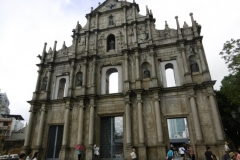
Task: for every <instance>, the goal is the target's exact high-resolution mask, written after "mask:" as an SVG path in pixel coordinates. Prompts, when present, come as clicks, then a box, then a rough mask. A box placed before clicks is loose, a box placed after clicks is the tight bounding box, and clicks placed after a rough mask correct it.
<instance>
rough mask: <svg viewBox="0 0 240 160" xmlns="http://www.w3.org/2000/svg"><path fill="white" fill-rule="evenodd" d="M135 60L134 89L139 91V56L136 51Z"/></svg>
mask: <svg viewBox="0 0 240 160" xmlns="http://www.w3.org/2000/svg"><path fill="white" fill-rule="evenodd" d="M135 58H136V65H135V67H136V88H137V89H140V88H141V80H140V72H139V67H140V66H139V54H138V50H135Z"/></svg>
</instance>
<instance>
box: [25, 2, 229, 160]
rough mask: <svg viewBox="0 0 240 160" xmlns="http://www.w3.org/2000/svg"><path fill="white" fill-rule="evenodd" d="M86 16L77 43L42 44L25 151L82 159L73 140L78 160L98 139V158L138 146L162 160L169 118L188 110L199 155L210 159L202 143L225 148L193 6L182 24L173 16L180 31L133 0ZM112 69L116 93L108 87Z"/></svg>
mask: <svg viewBox="0 0 240 160" xmlns="http://www.w3.org/2000/svg"><path fill="white" fill-rule="evenodd" d="M86 18H87V24H86V25H85V26H84V27H82V26H81V25H80V24H79V23H77V25H76V27H75V29H73V35H72V38H73V39H72V45H71V46H69V47H67V46H66V45H65V43H64V44H63V45H62V48H61V49H60V50H56V46H57V42H56V41H55V43H54V46H53V48H50V49H49V50H48V51H46V46H47V44H46V43H45V44H44V48H43V52H42V55H41V56H40V55H39V58H40V63H39V64H37V66H38V67H39V70H38V78H37V83H36V88H35V92H34V93H33V98H32V100H30V101H28V102H29V104H30V105H31V107H30V111H29V112H30V117H29V123H28V130H27V134H26V138H25V143H24V146H23V150H22V152H25V153H27V152H29V151H30V150H31V151H32V152H38V153H39V155H38V158H39V159H47V160H55V159H59V160H77V153H76V150H75V148H74V146H75V145H76V144H81V145H83V146H85V148H86V150H85V151H84V152H82V159H84V160H92V159H93V156H94V155H93V145H94V144H96V145H97V146H99V147H100V159H101V160H126V159H129V154H130V153H131V150H132V148H133V147H134V148H135V149H136V153H137V157H138V159H139V160H164V159H166V152H167V149H168V148H169V147H170V140H169V134H168V126H167V119H171V118H186V120H187V123H188V129H189V138H190V143H191V144H192V145H193V147H194V150H195V154H196V159H198V160H203V159H204V156H203V155H204V152H205V151H206V146H210V147H211V149H212V152H213V153H215V154H216V155H218V156H220V155H223V152H224V139H225V138H224V132H223V129H222V126H221V120H220V116H219V111H218V108H217V104H216V100H215V95H214V90H213V85H214V84H215V81H213V80H212V79H211V76H210V73H209V68H208V63H207V60H206V55H205V52H204V48H203V45H202V38H203V37H202V36H201V35H200V32H201V26H200V25H199V24H198V23H197V22H196V21H195V20H194V18H193V14H192V13H191V14H190V18H191V22H192V24H191V25H188V24H186V23H184V25H183V27H180V24H179V22H178V17H175V19H176V29H171V28H170V27H169V26H168V24H167V22H166V23H165V28H164V29H161V30H158V29H156V28H155V18H154V16H153V13H152V12H151V10H149V9H148V8H146V15H144V16H143V15H140V14H139V6H138V4H136V3H135V1H133V3H131V2H127V1H118V0H106V1H105V2H103V3H102V4H99V6H98V7H97V8H96V9H94V10H93V9H92V10H91V12H90V13H89V14H87V15H86ZM167 69H171V70H172V71H173V74H174V82H175V86H173V87H168V79H167V76H166V70H167ZM112 73H117V75H118V79H117V82H116V87H117V88H118V92H117V93H110V92H109V81H110V79H109V77H110V75H111V74H112ZM118 120H120V122H119V121H118ZM114 127H115V128H114Z"/></svg>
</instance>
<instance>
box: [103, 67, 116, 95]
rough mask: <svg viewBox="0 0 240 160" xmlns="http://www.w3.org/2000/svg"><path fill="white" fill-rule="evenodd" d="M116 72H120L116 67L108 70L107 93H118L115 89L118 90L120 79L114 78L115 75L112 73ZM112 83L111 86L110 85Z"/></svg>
mask: <svg viewBox="0 0 240 160" xmlns="http://www.w3.org/2000/svg"><path fill="white" fill-rule="evenodd" d="M114 73H116V74H117V73H118V70H117V69H116V68H110V69H108V70H107V72H106V94H109V93H117V92H113V91H114V90H115V91H116V90H118V79H114V77H112V75H114ZM115 77H116V76H115ZM110 78H111V79H110ZM110 84H111V86H110ZM110 87H111V88H110ZM110 91H111V92H110Z"/></svg>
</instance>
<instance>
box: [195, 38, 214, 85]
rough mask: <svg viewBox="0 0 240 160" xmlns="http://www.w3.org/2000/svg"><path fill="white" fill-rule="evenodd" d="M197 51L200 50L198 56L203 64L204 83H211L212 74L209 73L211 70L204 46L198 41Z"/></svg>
mask: <svg viewBox="0 0 240 160" xmlns="http://www.w3.org/2000/svg"><path fill="white" fill-rule="evenodd" d="M197 50H198V54H199V57H200V60H201V64H202V70H203V79H204V81H210V80H211V76H210V73H209V70H208V66H207V61H206V58H205V54H204V52H203V46H202V44H201V42H200V41H197Z"/></svg>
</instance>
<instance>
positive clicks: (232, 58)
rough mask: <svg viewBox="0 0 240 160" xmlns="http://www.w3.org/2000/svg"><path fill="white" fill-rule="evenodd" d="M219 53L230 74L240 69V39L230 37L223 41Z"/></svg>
mask: <svg viewBox="0 0 240 160" xmlns="http://www.w3.org/2000/svg"><path fill="white" fill-rule="evenodd" d="M220 55H222V58H224V60H225V63H227V64H228V69H229V71H230V72H231V73H232V74H235V73H237V72H239V71H240V39H237V40H234V39H231V40H230V41H227V42H226V43H224V45H223V49H222V52H220Z"/></svg>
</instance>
